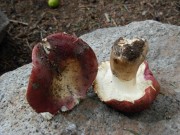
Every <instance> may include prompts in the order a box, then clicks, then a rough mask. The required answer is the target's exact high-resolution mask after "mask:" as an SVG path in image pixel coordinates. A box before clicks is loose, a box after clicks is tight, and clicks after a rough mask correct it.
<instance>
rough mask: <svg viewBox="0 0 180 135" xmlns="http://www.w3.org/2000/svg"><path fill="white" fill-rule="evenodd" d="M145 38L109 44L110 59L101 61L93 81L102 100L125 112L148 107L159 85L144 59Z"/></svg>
mask: <svg viewBox="0 0 180 135" xmlns="http://www.w3.org/2000/svg"><path fill="white" fill-rule="evenodd" d="M147 52H148V44H147V42H146V41H145V40H144V39H138V38H135V39H132V40H129V39H124V38H122V37H121V38H119V39H118V40H117V41H116V42H115V43H114V45H113V46H112V50H111V56H110V61H106V62H102V64H101V65H100V66H99V69H98V74H97V77H96V80H95V82H94V90H95V92H96V93H97V95H98V96H99V98H100V99H101V101H103V102H105V103H106V104H108V105H110V106H112V107H113V108H115V109H117V110H119V111H122V112H127V113H132V112H140V111H142V110H144V109H146V108H148V107H149V106H150V105H151V104H152V102H153V101H154V99H155V98H156V96H157V94H158V92H159V90H160V86H159V84H158V82H157V81H156V79H155V78H154V76H153V74H152V72H151V71H150V69H149V67H148V63H147V61H145V57H146V54H147Z"/></svg>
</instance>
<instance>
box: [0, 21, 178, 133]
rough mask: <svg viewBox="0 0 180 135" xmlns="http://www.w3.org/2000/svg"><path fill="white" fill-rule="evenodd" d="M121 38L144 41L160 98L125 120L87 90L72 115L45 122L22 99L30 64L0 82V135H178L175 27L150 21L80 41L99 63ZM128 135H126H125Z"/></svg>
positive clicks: (61, 115) (176, 43) (105, 31)
mask: <svg viewBox="0 0 180 135" xmlns="http://www.w3.org/2000/svg"><path fill="white" fill-rule="evenodd" d="M120 36H123V37H128V38H132V37H143V38H145V39H147V40H148V42H149V44H150V45H149V46H150V51H149V53H148V61H149V64H150V68H151V69H152V71H153V72H154V75H155V76H156V77H157V79H158V81H159V83H160V85H161V92H160V94H159V95H158V97H157V99H156V101H155V102H154V103H153V105H152V106H151V108H149V109H148V110H145V111H144V112H142V113H138V114H133V115H125V114H122V113H120V112H117V111H115V110H113V109H112V108H109V107H108V106H106V105H105V104H103V103H102V102H100V101H99V99H98V98H97V96H96V95H95V94H94V93H93V91H92V90H90V92H89V93H88V96H87V98H86V99H85V100H83V101H82V102H81V103H80V104H79V105H78V106H77V107H75V108H74V109H73V110H72V111H70V112H66V113H60V114H58V115H56V116H55V117H54V118H53V119H52V120H50V121H47V120H45V119H43V118H42V116H41V115H39V114H37V113H35V112H34V111H33V110H32V109H31V107H30V106H29V105H28V104H27V101H26V98H25V93H26V87H27V83H28V77H29V75H30V70H31V66H32V65H31V64H28V65H25V66H23V67H21V68H18V69H17V70H14V71H12V72H8V73H6V74H4V75H2V76H1V77H0V134H3V135H14V134H16V135H24V134H26V135H28V134H29V135H42V134H48V135H60V134H64V135H67V134H68V135H69V134H73V135H75V134H78V135H84V134H96V135H98V134H103V135H106V134H109V135H130V134H131V135H132V133H131V131H135V132H137V133H139V134H141V135H179V134H180V27H179V26H172V25H168V24H161V23H158V22H155V21H143V22H133V23H131V24H129V25H127V26H123V27H115V28H107V29H99V30H96V31H94V32H92V33H88V34H85V35H83V36H82V37H81V38H82V39H84V40H85V41H86V42H87V43H89V45H90V46H92V48H93V49H94V51H95V52H96V54H97V57H98V60H99V62H101V61H104V60H108V59H109V52H110V48H111V46H112V43H113V42H114V41H115V40H116V39H117V38H118V37H120ZM128 130H129V131H128Z"/></svg>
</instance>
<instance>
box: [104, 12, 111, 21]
mask: <svg viewBox="0 0 180 135" xmlns="http://www.w3.org/2000/svg"><path fill="white" fill-rule="evenodd" d="M104 16H105V18H106V21H107V22H108V23H109V22H110V19H109V15H108V13H104Z"/></svg>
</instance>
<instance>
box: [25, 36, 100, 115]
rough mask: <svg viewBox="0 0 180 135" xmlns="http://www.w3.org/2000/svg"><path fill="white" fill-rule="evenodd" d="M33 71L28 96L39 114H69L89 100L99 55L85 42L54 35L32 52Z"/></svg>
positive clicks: (29, 101)
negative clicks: (89, 91)
mask: <svg viewBox="0 0 180 135" xmlns="http://www.w3.org/2000/svg"><path fill="white" fill-rule="evenodd" d="M32 65H33V68H32V71H31V75H30V79H29V84H28V89H27V93H26V97H27V101H28V103H29V104H30V106H31V107H32V108H33V109H34V110H35V111H36V112H37V113H42V114H44V113H45V112H48V113H50V114H52V115H55V114H57V113H58V112H59V111H68V110H71V109H72V108H73V107H74V106H76V105H77V104H78V103H79V101H80V100H81V99H84V98H85V97H86V93H87V91H88V88H89V87H90V86H91V85H92V83H93V81H94V79H95V77H96V74H97V70H98V63H97V59H96V56H95V54H94V52H93V50H92V49H91V48H90V46H89V45H88V44H87V43H85V42H84V41H83V40H82V39H80V38H76V37H73V36H71V35H68V34H65V33H56V34H52V35H50V36H48V37H46V38H45V39H43V40H42V42H41V43H38V44H37V45H36V46H35V47H34V48H33V52H32Z"/></svg>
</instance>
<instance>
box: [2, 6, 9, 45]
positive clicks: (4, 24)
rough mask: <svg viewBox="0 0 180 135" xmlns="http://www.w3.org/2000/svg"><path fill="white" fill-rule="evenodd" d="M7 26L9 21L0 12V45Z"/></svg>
mask: <svg viewBox="0 0 180 135" xmlns="http://www.w3.org/2000/svg"><path fill="white" fill-rule="evenodd" d="M8 24H9V19H8V18H7V16H6V15H5V14H4V13H3V12H2V11H1V10H0V44H1V41H2V39H3V37H4V35H5V30H6V28H7V26H8Z"/></svg>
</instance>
